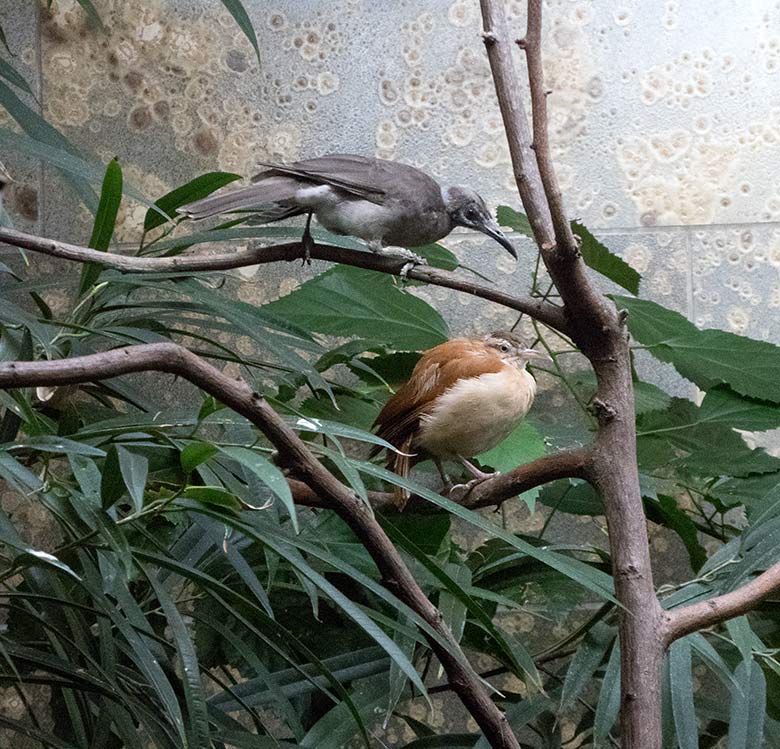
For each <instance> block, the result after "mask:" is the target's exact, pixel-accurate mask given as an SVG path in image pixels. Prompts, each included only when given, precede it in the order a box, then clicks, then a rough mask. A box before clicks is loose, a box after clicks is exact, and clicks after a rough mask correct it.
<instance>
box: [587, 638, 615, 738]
mask: <svg viewBox="0 0 780 749" xmlns="http://www.w3.org/2000/svg"><path fill="white" fill-rule="evenodd" d="M618 710H620V640H619V639H617V638H616V639H615V644H614V645H613V646H612V654H611V655H610V656H609V661H608V662H607V668H606V670H605V671H604V679H603V680H602V682H601V692H600V693H599V701H598V704H597V705H596V715H595V717H594V719H593V738H594V746H602V745H603V742H604V739H606V737H607V735H608V734H609V732H610V729H611V728H612V726H613V725H614V723H615V720H616V719H617V715H618Z"/></svg>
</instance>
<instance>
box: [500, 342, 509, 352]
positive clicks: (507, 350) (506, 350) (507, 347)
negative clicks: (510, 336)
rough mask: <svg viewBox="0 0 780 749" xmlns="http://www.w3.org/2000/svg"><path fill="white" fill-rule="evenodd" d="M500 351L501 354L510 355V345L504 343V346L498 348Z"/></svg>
mask: <svg viewBox="0 0 780 749" xmlns="http://www.w3.org/2000/svg"><path fill="white" fill-rule="evenodd" d="M498 350H499V351H500V352H501V353H503V354H508V353H509V344H508V343H502V344H501V345H500V346H499V347H498Z"/></svg>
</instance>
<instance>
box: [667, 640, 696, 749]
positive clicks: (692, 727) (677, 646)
mask: <svg viewBox="0 0 780 749" xmlns="http://www.w3.org/2000/svg"><path fill="white" fill-rule="evenodd" d="M669 681H670V684H671V691H672V714H673V715H674V727H675V732H676V733H677V745H678V746H679V747H680V749H698V747H699V726H698V724H697V722H696V707H695V705H694V704H693V676H692V674H691V646H690V643H689V642H688V641H687V640H686V639H685V638H683V639H681V640H677V642H673V643H672V644H671V646H670V647H669Z"/></svg>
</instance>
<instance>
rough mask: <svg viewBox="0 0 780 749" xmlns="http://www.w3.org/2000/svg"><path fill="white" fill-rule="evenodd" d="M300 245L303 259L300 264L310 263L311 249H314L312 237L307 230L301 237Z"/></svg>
mask: <svg viewBox="0 0 780 749" xmlns="http://www.w3.org/2000/svg"><path fill="white" fill-rule="evenodd" d="M301 245H302V246H303V261H302V262H301V265H311V251H312V250H313V249H314V247H315V245H314V238H313V237H312V235H311V234H309V233H308V232H307V233H306V234H304V235H303V238H302V239H301Z"/></svg>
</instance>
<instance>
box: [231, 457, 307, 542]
mask: <svg viewBox="0 0 780 749" xmlns="http://www.w3.org/2000/svg"><path fill="white" fill-rule="evenodd" d="M220 451H221V452H222V453H224V454H225V455H227V456H228V457H229V458H233V460H235V461H237V462H238V463H240V464H241V465H243V466H245V467H246V468H248V469H249V470H250V471H252V473H254V474H255V475H256V476H257V478H258V479H260V481H261V482H262V483H263V484H265V485H266V486H267V487H268V488H269V489H270V490H271V491H272V492H273V493H274V494H275V495H276V496H277V497H279V499H281V500H282V504H284V507H285V509H286V510H287V513H288V514H289V515H290V520H291V521H292V524H293V528H294V529H295V532H296V533H298V531H299V528H298V515H297V513H296V511H295V503H294V502H293V498H292V493H291V492H290V486H289V484H288V483H287V479H285V477H284V474H283V473H282V472H281V471H280V470H279V469H278V468H277V467H276V466H275V465H274V464H273V463H271V461H269V460H268V459H267V458H265V457H264V456H263V455H261V454H260V453H258V452H255V451H254V450H249V449H247V448H245V447H220Z"/></svg>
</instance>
